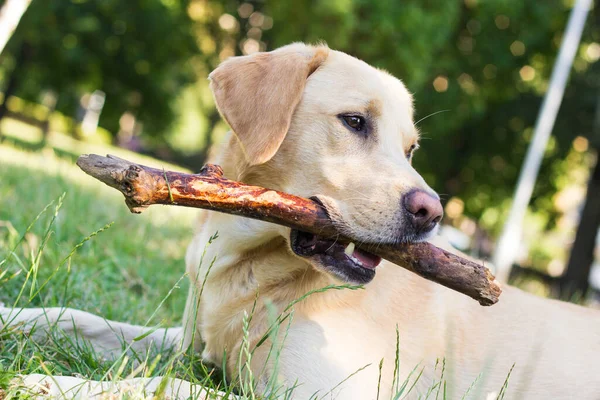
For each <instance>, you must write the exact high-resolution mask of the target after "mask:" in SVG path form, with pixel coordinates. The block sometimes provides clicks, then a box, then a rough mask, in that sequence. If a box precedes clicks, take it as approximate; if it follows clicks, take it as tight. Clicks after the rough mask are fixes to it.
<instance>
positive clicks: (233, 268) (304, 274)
mask: <svg viewBox="0 0 600 400" xmlns="http://www.w3.org/2000/svg"><path fill="white" fill-rule="evenodd" d="M232 140H235V139H232ZM217 163H219V164H220V165H221V166H222V167H223V170H224V173H225V176H227V177H228V178H231V179H235V180H241V181H243V182H245V183H249V184H258V185H261V186H265V187H270V188H273V189H282V188H281V187H280V185H279V184H278V182H277V180H276V177H274V178H273V177H271V178H266V179H268V182H265V181H264V179H265V178H263V177H261V173H260V169H252V168H248V167H247V166H246V165H244V160H243V154H241V152H240V151H239V149H237V148H236V146H232V145H231V144H230V146H229V149H228V150H227V151H225V152H224V153H223V154H222V156H221V157H220V158H219V159H218V160H217ZM203 219H204V220H203V221H202V226H201V231H200V232H199V233H198V234H197V235H196V236H195V238H194V241H193V243H192V244H191V245H190V247H189V249H188V254H187V260H186V261H187V265H188V273H189V275H190V278H191V280H192V282H193V284H194V285H195V287H196V291H197V293H198V294H200V292H201V291H202V293H201V300H200V303H199V310H198V328H199V332H200V334H201V336H202V339H203V341H204V342H205V348H204V356H205V358H207V359H208V360H210V361H213V362H215V363H217V364H218V365H220V364H221V362H222V356H223V351H224V350H226V351H227V353H228V354H232V355H235V356H232V357H230V359H231V360H233V361H235V359H237V354H239V353H238V352H239V345H240V344H241V340H240V339H241V338H240V335H241V333H242V325H243V318H244V313H247V314H250V313H253V316H252V324H251V326H250V342H251V343H253V342H256V341H257V340H259V339H260V337H261V336H262V335H263V334H264V333H265V331H266V330H267V328H268V324H269V321H268V318H267V311H266V308H265V304H266V303H270V304H272V305H274V306H275V309H276V310H277V311H278V312H281V311H283V310H284V309H285V308H286V306H287V305H288V304H290V303H291V302H293V301H294V300H296V299H298V298H300V297H302V296H304V295H305V294H306V293H309V292H311V291H313V290H316V289H320V288H323V287H326V286H328V285H333V284H335V283H336V282H335V281H334V280H333V278H331V277H330V276H329V275H326V274H324V273H322V272H318V271H317V270H315V269H314V267H312V266H311V265H310V264H309V263H308V262H307V261H305V260H303V259H301V258H299V257H297V256H295V255H294V254H293V253H292V251H291V249H290V247H289V244H288V240H289V229H287V228H284V227H281V226H277V225H273V224H270V223H266V222H262V221H255V220H250V219H244V218H240V217H235V216H231V215H225V214H220V213H205V214H204V216H203ZM215 236H216V238H215V239H214V240H211V239H212V238H214V237H215ZM209 242H210V244H209ZM336 292H337V293H333V291H332V295H334V296H335V295H337V296H339V291H336ZM323 297H324V294H320V295H318V296H317V295H315V296H309V298H307V299H305V300H303V301H302V303H301V304H298V305H297V306H296V307H295V312H296V313H298V312H301V311H302V309H305V308H310V307H312V306H314V302H315V301H323ZM230 367H231V368H233V365H230Z"/></svg>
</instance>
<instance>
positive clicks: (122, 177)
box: [77, 154, 164, 214]
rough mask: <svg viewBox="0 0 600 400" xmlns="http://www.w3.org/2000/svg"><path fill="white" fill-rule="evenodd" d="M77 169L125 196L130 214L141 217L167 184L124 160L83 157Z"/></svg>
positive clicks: (108, 157) (94, 155)
mask: <svg viewBox="0 0 600 400" xmlns="http://www.w3.org/2000/svg"><path fill="white" fill-rule="evenodd" d="M77 166H79V168H81V169H82V170H83V172H85V173H86V174H88V175H90V176H92V177H94V178H96V179H98V180H100V181H102V182H103V183H105V184H106V185H108V186H110V187H112V188H115V189H117V190H119V191H120V192H121V193H122V194H123V196H125V204H127V207H128V208H129V211H131V212H132V213H135V214H139V213H141V212H142V211H144V210H145V209H146V208H148V205H149V204H151V200H152V198H153V197H154V196H155V195H156V193H157V191H158V190H157V189H158V187H159V186H160V185H161V184H162V185H164V181H162V178H160V177H155V176H153V175H152V174H150V173H148V172H146V170H144V168H142V167H140V166H139V165H138V164H134V163H132V162H129V161H127V160H123V159H122V158H119V157H116V156H113V155H110V154H109V155H107V156H106V157H104V156H99V155H97V154H83V155H81V156H79V158H78V159H77Z"/></svg>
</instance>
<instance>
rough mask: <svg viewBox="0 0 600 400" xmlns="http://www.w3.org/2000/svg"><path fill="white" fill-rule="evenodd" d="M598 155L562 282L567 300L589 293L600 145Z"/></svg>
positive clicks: (599, 210) (598, 221) (597, 223)
mask: <svg viewBox="0 0 600 400" xmlns="http://www.w3.org/2000/svg"><path fill="white" fill-rule="evenodd" d="M596 155H597V156H596V165H595V167H594V169H593V171H592V176H591V177H590V181H589V184H588V189H587V194H586V196H585V205H584V207H583V211H582V212H581V221H580V222H579V227H578V228H577V234H576V235H575V242H574V243H573V248H572V249H571V255H570V257H569V264H568V266H567V271H566V272H565V274H564V277H563V281H562V284H561V297H562V298H564V299H571V298H573V296H575V295H581V296H585V294H586V293H587V291H588V288H589V283H588V279H589V276H590V271H591V269H592V265H593V263H594V249H595V247H596V236H597V234H598V229H600V146H598V147H596Z"/></svg>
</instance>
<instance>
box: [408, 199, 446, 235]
mask: <svg viewBox="0 0 600 400" xmlns="http://www.w3.org/2000/svg"><path fill="white" fill-rule="evenodd" d="M404 209H405V210H406V211H407V213H406V215H407V216H408V219H409V220H410V222H411V223H412V225H413V226H414V228H415V229H416V230H417V231H418V232H429V231H430V230H432V229H433V228H435V225H436V224H437V223H438V222H440V220H441V219H442V215H444V209H443V208H442V203H440V198H439V197H437V195H434V194H431V193H427V192H426V191H424V190H420V189H416V190H413V191H412V192H410V193H408V194H407V195H405V196H404Z"/></svg>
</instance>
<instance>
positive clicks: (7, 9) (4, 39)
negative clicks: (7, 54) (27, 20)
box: [0, 0, 31, 53]
mask: <svg viewBox="0 0 600 400" xmlns="http://www.w3.org/2000/svg"><path fill="white" fill-rule="evenodd" d="M29 3H31V0H6V2H5V3H4V5H3V6H2V8H0V53H2V51H3V50H4V47H5V46H6V43H8V39H10V37H11V36H12V34H13V32H14V31H15V29H16V28H17V25H19V21H20V20H21V17H22V16H23V14H24V13H25V10H27V7H29Z"/></svg>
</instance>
